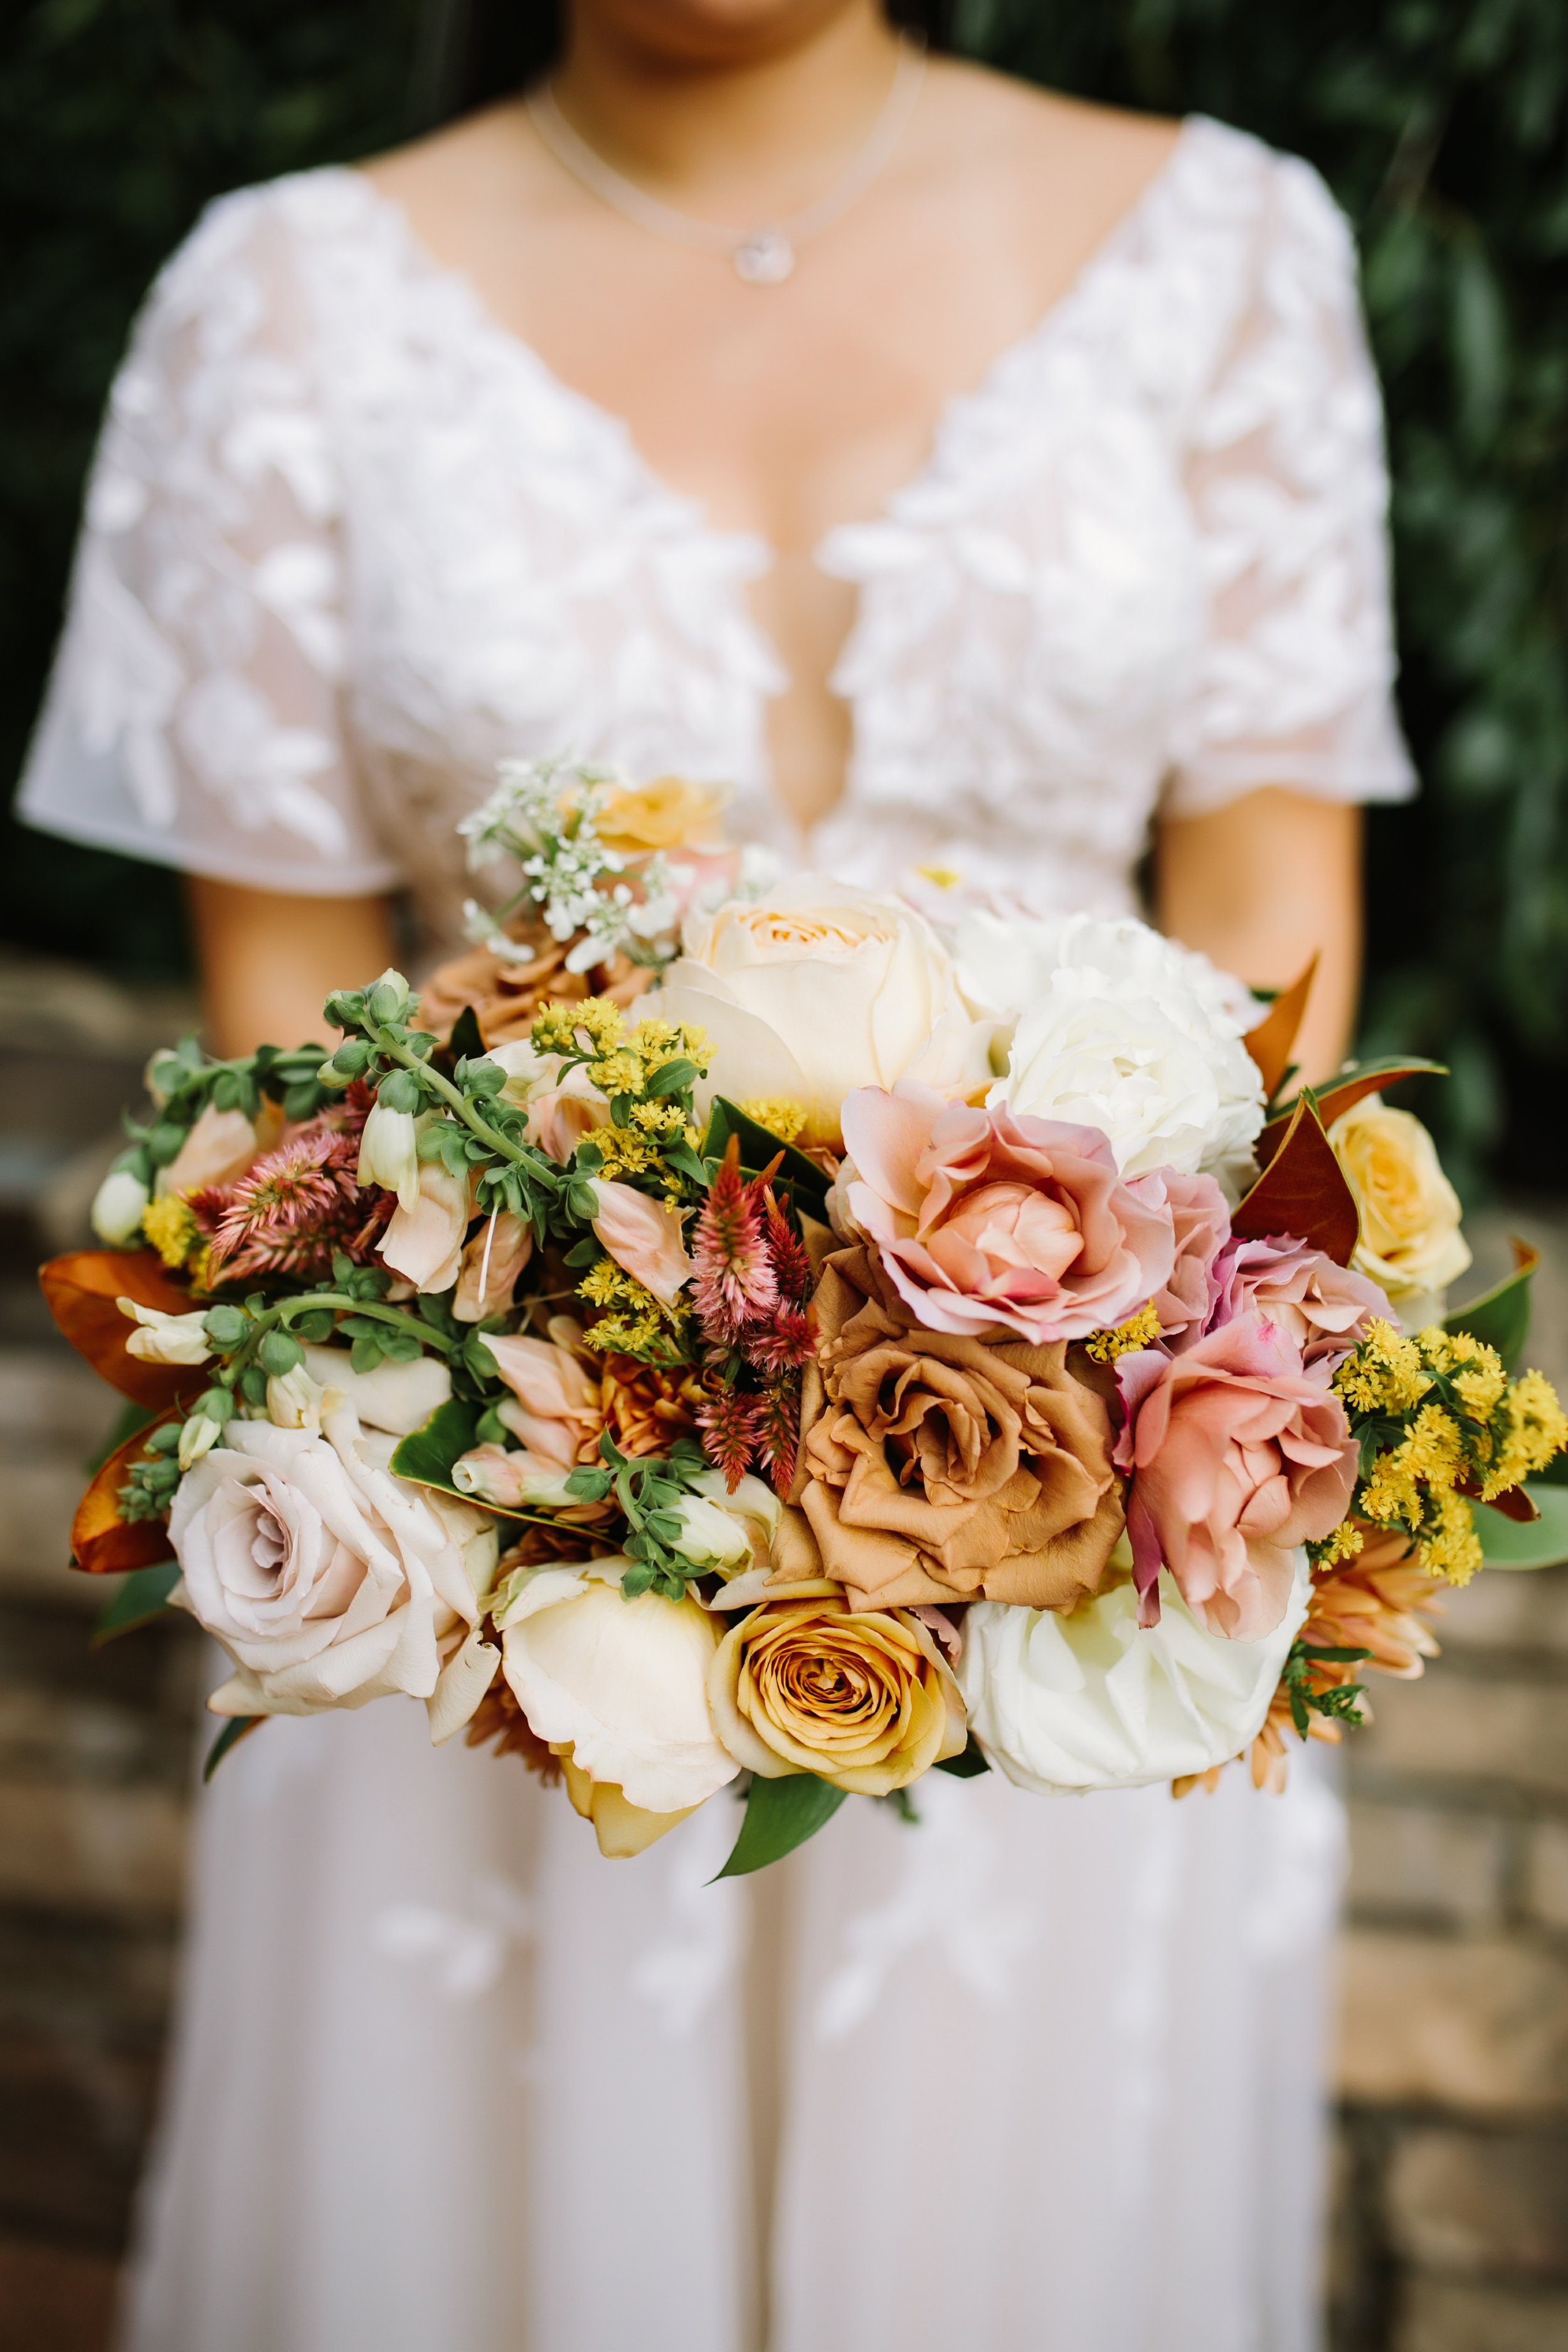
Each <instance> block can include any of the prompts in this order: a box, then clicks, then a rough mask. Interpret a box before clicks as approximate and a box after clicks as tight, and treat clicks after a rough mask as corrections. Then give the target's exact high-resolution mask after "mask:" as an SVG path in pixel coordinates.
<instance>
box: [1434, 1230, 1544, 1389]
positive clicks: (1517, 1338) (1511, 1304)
mask: <svg viewBox="0 0 1568 2352" xmlns="http://www.w3.org/2000/svg"><path fill="white" fill-rule="evenodd" d="M1512 1241H1513V1272H1512V1273H1511V1274H1510V1275H1507V1276H1505V1277H1504V1278H1503V1280H1502V1281H1501V1282H1500V1283H1496V1284H1494V1286H1492V1288H1491V1289H1490V1290H1488V1291H1485V1292H1483V1294H1482V1296H1481V1297H1479V1298H1472V1299H1471V1301H1470V1303H1469V1305H1468V1307H1455V1309H1454V1311H1453V1313H1452V1314H1451V1315H1445V1317H1444V1318H1443V1328H1444V1330H1445V1331H1454V1332H1458V1331H1468V1334H1469V1336H1470V1338H1471V1339H1479V1340H1481V1341H1482V1342H1483V1343H1484V1344H1485V1345H1486V1346H1487V1347H1489V1348H1495V1349H1497V1351H1498V1354H1499V1355H1500V1357H1501V1358H1502V1360H1503V1363H1504V1365H1505V1366H1506V1368H1507V1370H1509V1371H1510V1372H1511V1371H1512V1370H1513V1368H1514V1366H1515V1365H1516V1364H1517V1363H1518V1361H1519V1359H1520V1356H1521V1352H1522V1350H1523V1348H1524V1343H1525V1341H1526V1339H1528V1338H1529V1337H1530V1285H1531V1278H1532V1276H1534V1273H1535V1269H1536V1267H1537V1266H1538V1265H1540V1264H1541V1252H1540V1251H1539V1250H1538V1249H1532V1248H1531V1245H1530V1244H1529V1243H1528V1242H1522V1241H1521V1240H1520V1238H1519V1236H1518V1234H1514V1235H1513V1237H1512Z"/></svg>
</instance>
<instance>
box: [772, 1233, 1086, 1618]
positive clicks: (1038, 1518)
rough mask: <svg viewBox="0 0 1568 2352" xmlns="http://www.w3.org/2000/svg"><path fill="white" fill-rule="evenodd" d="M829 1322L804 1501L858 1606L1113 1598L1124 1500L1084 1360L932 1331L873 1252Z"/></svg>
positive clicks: (832, 1297)
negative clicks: (1076, 1362) (1100, 1594)
mask: <svg viewBox="0 0 1568 2352" xmlns="http://www.w3.org/2000/svg"><path fill="white" fill-rule="evenodd" d="M816 1316H817V1328H818V1332H819V1346H818V1362H817V1364H816V1366H814V1367H812V1368H810V1369H809V1370H808V1371H807V1375H806V1383H805V1400H804V1404H803V1410H802V1416H801V1432H802V1448H801V1467H800V1473H799V1475H798V1477H797V1480H796V1488H795V1494H794V1496H792V1500H795V1501H796V1502H798V1503H799V1504H800V1506H801V1508H802V1509H803V1510H804V1512H805V1516H806V1518H807V1519H808V1521H809V1522H810V1525H811V1530H812V1533H813V1535H814V1536H815V1537H816V1542H817V1545H818V1547H819V1548H820V1550H821V1553H822V1560H823V1566H824V1568H825V1570H826V1573H827V1574H828V1575H829V1576H832V1577H837V1580H839V1582H840V1583H841V1584H843V1585H844V1586H845V1588H846V1590H847V1592H848V1595H849V1598H850V1600H851V1601H852V1602H853V1603H854V1604H855V1605H856V1606H857V1607H878V1608H889V1607H892V1606H895V1605H896V1606H899V1607H903V1608H918V1607H920V1606H921V1605H923V1604H925V1603H928V1602H937V1603H941V1602H942V1601H980V1600H988V1601H1012V1602H1015V1603H1017V1604H1019V1605H1021V1606H1023V1607H1026V1608H1031V1609H1071V1608H1075V1607H1076V1606H1077V1604H1078V1603H1079V1601H1082V1600H1085V1599H1086V1598H1087V1597H1088V1596H1089V1594H1090V1593H1091V1592H1093V1591H1096V1590H1097V1589H1098V1587H1099V1584H1100V1577H1101V1576H1102V1574H1103V1573H1104V1570H1105V1565H1106V1562H1107V1560H1108V1559H1110V1553H1111V1550H1112V1549H1113V1547H1114V1545H1115V1542H1116V1538H1117V1537H1118V1536H1119V1535H1120V1534H1121V1528H1122V1523H1123V1522H1122V1506H1121V1482H1120V1480H1119V1479H1118V1477H1117V1475H1116V1473H1115V1471H1114V1469H1113V1468H1112V1465H1111V1459H1110V1452H1111V1445H1112V1442H1113V1435H1112V1430H1111V1423H1110V1412H1109V1410H1108V1408H1107V1406H1106V1404H1105V1402H1103V1400H1102V1399H1101V1398H1100V1396H1099V1395H1097V1394H1096V1392H1095V1391H1094V1390H1092V1389H1090V1388H1089V1387H1086V1386H1085V1384H1084V1383H1083V1382H1082V1381H1079V1380H1077V1379H1075V1378H1074V1377H1073V1375H1072V1373H1071V1372H1069V1371H1068V1368H1067V1352H1068V1350H1067V1343H1066V1342H1065V1341H1063V1340H1056V1341H1053V1342H1051V1343H1050V1344H1048V1345H1043V1346H1033V1345H1031V1344H1030V1343H1029V1342H1028V1341H1026V1340H1008V1341H994V1340H986V1339H973V1338H965V1337H963V1336H962V1335H961V1334H959V1333H957V1332H946V1331H923V1330H921V1329H919V1328H917V1327H916V1326H915V1325H914V1323H913V1321H912V1319H911V1318H910V1314H909V1311H908V1309H907V1308H906V1307H905V1306H904V1304H903V1301H902V1300H901V1299H900V1297H899V1295H898V1293H897V1291H896V1290H895V1289H894V1288H893V1286H892V1283H891V1281H890V1280H889V1276H888V1275H887V1273H886V1271H885V1269H884V1268H883V1266H882V1265H881V1264H880V1262H879V1258H878V1255H877V1253H876V1251H875V1250H874V1249H871V1248H866V1247H862V1248H857V1249H847V1250H839V1251H837V1252H836V1253H835V1255H833V1256H832V1257H830V1258H829V1259H828V1260H827V1262H826V1265H825V1266H824V1268H823V1273H822V1279H821V1282H820V1284H819V1286H818V1288H817V1293H816Z"/></svg>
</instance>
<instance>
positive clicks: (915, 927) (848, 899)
mask: <svg viewBox="0 0 1568 2352" xmlns="http://www.w3.org/2000/svg"><path fill="white" fill-rule="evenodd" d="M682 936H683V943H684V950H685V951H684V953H683V954H682V956H681V958H680V960H679V962H677V963H675V964H673V965H672V966H671V967H670V970H669V971H668V974H667V976H666V979H665V983H664V988H663V991H662V992H661V994H660V995H659V996H658V998H656V999H650V1000H649V1003H650V1007H651V1009H652V1010H654V1011H656V1012H658V1013H659V1014H661V1015H662V1016H663V1017H664V1018H666V1019H668V1020H670V1021H680V1022H685V1023H686V1024H688V1025H689V1026H693V1027H697V1028H700V1029H702V1030H705V1031H706V1033H707V1034H708V1036H709V1037H710V1040H711V1041H712V1045H713V1048H714V1052H713V1057H712V1060H711V1061H710V1065H709V1072H708V1080H707V1084H706V1087H703V1088H702V1089H700V1099H702V1100H704V1101H706V1100H707V1099H709V1098H710V1097H711V1096H712V1095H714V1094H721V1095H727V1096H728V1097H730V1098H731V1101H736V1102H746V1101H752V1100H755V1099H757V1098H759V1097H763V1098H766V1099H769V1100H773V1101H787V1102H793V1103H796V1104H798V1105H799V1106H800V1107H801V1108H802V1109H803V1110H804V1111H805V1114H806V1128H805V1133H806V1137H807V1139H808V1140H811V1141H818V1142H831V1141H833V1140H834V1139H836V1138H837V1134H838V1114H839V1110H840V1108H841V1107H842V1104H843V1102H844V1098H845V1097H846V1095H847V1094H850V1093H852V1092H853V1090H854V1089H855V1087H891V1086H892V1085H893V1084H894V1083H895V1082H896V1081H897V1080H898V1079H900V1078H901V1077H906V1076H919V1077H925V1078H926V1079H927V1080H928V1081H929V1083H930V1084H931V1085H932V1086H938V1087H946V1086H949V1085H951V1086H953V1087H971V1086H977V1085H981V1084H984V1080H985V1078H986V1076H988V1074H989V1071H988V1062H987V1050H986V1049H987V1047H988V1045H989V1042H990V1035H991V1027H990V1024H984V1023H981V1024H977V1023H976V1022H975V1021H974V1020H973V1017H972V1016H971V1014H970V1013H969V1011H968V1009H967V1007H966V1006H965V1004H964V1002H963V996H962V994H961V993H960V991H959V987H958V982H957V975H956V973H955V972H954V970H953V965H952V958H951V957H950V956H949V954H948V953H947V950H945V949H944V948H943V947H942V943H941V941H940V940H938V939H937V937H936V934H935V933H934V932H933V931H932V930H931V927H930V925H929V924H928V923H927V922H926V921H925V920H924V919H923V918H922V917H921V916H920V915H917V914H916V913H914V912H913V910H912V909H911V908H909V907H906V906H903V905H902V904H901V903H900V901H899V900H898V899H896V898H877V897H874V896H872V895H871V894H870V893H868V892H866V891H860V890H850V889H847V888H844V887H841V886H840V885H839V884H837V883H836V882H826V881H823V880H821V879H820V878H819V877H816V876H815V875H809V874H800V875H793V876H790V877H787V878H786V879H785V880H784V881H782V882H780V883H778V884H777V885H775V887H773V889H771V890H770V891H769V892H768V894H767V895H766V897H765V898H761V899H759V900H757V901H755V902H745V901H741V900H733V899H732V900H731V901H730V903H729V904H728V905H726V906H723V907H721V908H719V909H718V911H717V912H716V913H714V914H711V915H693V916H691V917H690V918H689V919H688V921H687V924H686V928H685V931H684V933H683V935H682Z"/></svg>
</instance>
